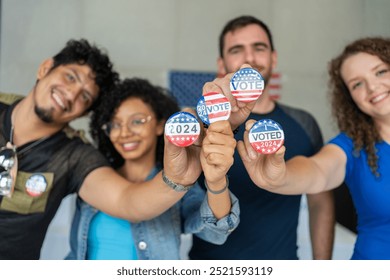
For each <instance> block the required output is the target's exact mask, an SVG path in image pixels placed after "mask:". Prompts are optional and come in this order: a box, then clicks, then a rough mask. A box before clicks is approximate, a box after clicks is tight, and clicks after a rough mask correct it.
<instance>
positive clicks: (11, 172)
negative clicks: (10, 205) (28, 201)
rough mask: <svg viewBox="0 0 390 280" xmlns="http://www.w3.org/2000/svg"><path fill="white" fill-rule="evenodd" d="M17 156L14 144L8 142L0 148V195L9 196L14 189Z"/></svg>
mask: <svg viewBox="0 0 390 280" xmlns="http://www.w3.org/2000/svg"><path fill="white" fill-rule="evenodd" d="M17 171H18V158H17V155H16V146H14V145H12V144H11V143H10V142H8V143H7V144H6V146H4V147H2V148H0V195H3V196H10V195H11V194H12V192H13V190H14V186H15V181H16V173H17Z"/></svg>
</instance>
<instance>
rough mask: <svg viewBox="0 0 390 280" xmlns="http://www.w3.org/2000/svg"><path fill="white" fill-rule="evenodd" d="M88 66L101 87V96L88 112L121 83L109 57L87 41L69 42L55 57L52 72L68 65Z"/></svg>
mask: <svg viewBox="0 0 390 280" xmlns="http://www.w3.org/2000/svg"><path fill="white" fill-rule="evenodd" d="M73 63H76V64H80V65H87V66H89V67H90V68H91V69H92V72H93V73H94V75H95V77H94V78H95V83H96V84H97V86H98V87H99V96H98V98H97V99H96V100H95V101H94V103H93V104H92V106H91V107H90V108H88V111H90V110H94V108H95V107H96V106H97V105H98V104H99V102H100V100H101V98H102V96H103V95H104V94H106V93H107V92H109V91H110V89H111V88H112V87H113V86H114V85H115V83H117V82H118V81H119V74H118V73H117V72H116V71H114V70H113V64H112V62H111V61H110V59H109V57H108V55H107V54H106V53H104V52H103V50H100V49H99V48H98V47H97V46H95V45H91V44H90V43H89V42H88V41H87V40H86V39H80V40H69V41H68V42H67V43H66V46H65V47H64V48H63V49H62V50H61V51H60V52H59V53H57V54H56V55H55V56H53V67H52V68H51V69H50V70H53V69H54V68H56V67H58V66H60V65H67V64H73Z"/></svg>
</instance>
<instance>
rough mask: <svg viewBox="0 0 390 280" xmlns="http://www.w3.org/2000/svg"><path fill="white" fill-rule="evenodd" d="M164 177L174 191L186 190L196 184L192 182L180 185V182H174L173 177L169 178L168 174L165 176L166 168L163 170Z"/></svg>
mask: <svg viewBox="0 0 390 280" xmlns="http://www.w3.org/2000/svg"><path fill="white" fill-rule="evenodd" d="M162 179H163V181H164V183H165V184H167V186H168V187H170V188H171V189H173V190H174V191H177V192H186V191H188V190H189V189H191V188H192V187H193V186H194V185H195V184H192V185H189V186H183V185H180V184H177V183H175V182H173V181H172V180H171V179H169V178H168V177H167V176H165V172H164V169H163V171H162Z"/></svg>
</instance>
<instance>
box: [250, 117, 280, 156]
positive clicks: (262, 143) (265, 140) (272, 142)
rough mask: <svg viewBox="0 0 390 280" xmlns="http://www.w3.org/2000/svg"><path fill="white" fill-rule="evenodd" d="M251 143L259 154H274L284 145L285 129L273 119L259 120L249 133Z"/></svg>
mask: <svg viewBox="0 0 390 280" xmlns="http://www.w3.org/2000/svg"><path fill="white" fill-rule="evenodd" d="M249 143H250V144H251V146H252V147H253V149H255V150H256V151H257V152H258V153H261V154H273V153H275V152H276V151H277V150H279V148H280V147H281V146H282V145H283V143H284V132H283V129H282V127H281V126H280V124H279V123H277V122H275V121H273V120H271V119H264V120H259V121H257V122H256V123H254V124H253V126H252V128H251V129H250V131H249Z"/></svg>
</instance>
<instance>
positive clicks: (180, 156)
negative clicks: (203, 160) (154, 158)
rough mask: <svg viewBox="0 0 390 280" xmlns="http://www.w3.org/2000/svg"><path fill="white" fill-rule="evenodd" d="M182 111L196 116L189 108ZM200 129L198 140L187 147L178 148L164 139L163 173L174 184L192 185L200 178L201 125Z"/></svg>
mask: <svg viewBox="0 0 390 280" xmlns="http://www.w3.org/2000/svg"><path fill="white" fill-rule="evenodd" d="M182 111H185V112H188V113H191V114H193V115H194V116H196V113H195V111H194V110H193V109H191V108H184V109H183V110H182ZM200 129H201V132H200V135H199V138H198V139H197V140H196V142H195V143H193V144H192V145H191V146H188V147H178V146H176V145H174V144H172V143H171V142H170V141H169V140H168V139H167V137H164V141H165V146H164V172H165V174H166V175H167V177H168V178H170V179H171V180H172V181H174V182H175V183H178V184H181V185H184V186H188V185H192V184H193V183H194V182H195V181H196V180H197V179H198V177H199V176H200V173H201V171H202V167H201V165H200V159H199V157H200V151H201V146H202V141H203V137H204V134H205V132H204V128H203V124H201V125H200Z"/></svg>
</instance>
